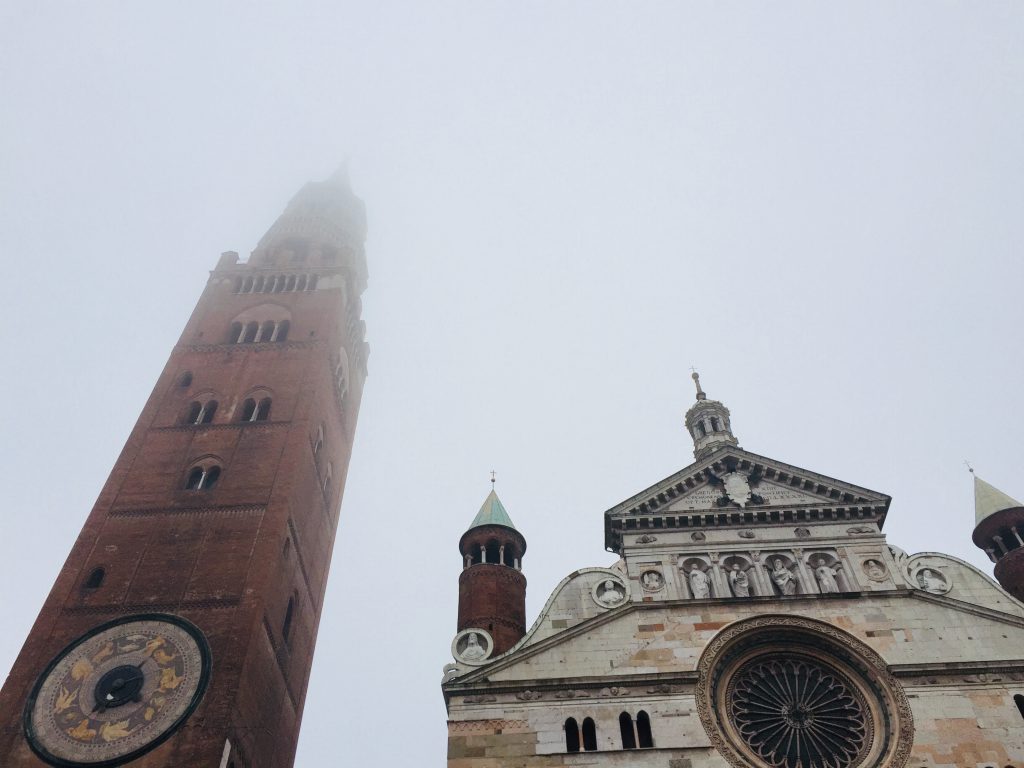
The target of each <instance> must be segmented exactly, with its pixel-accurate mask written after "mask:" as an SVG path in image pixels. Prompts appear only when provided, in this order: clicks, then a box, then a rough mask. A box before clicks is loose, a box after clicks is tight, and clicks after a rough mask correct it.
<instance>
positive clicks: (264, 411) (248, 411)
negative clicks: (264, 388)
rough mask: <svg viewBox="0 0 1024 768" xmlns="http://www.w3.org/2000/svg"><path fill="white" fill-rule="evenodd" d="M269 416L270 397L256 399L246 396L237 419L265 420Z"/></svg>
mask: <svg viewBox="0 0 1024 768" xmlns="http://www.w3.org/2000/svg"><path fill="white" fill-rule="evenodd" d="M269 418H270V398H269V397H263V398H260V399H259V400H257V399H256V398H254V397H249V398H246V400H245V402H244V403H242V413H241V414H240V416H239V421H266V420H267V419H269Z"/></svg>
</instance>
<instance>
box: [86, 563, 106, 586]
mask: <svg viewBox="0 0 1024 768" xmlns="http://www.w3.org/2000/svg"><path fill="white" fill-rule="evenodd" d="M106 577H107V572H106V571H105V570H103V569H102V568H93V569H92V573H90V574H89V578H87V579H86V580H85V588H86V589H99V588H100V587H101V586H103V579H105V578H106Z"/></svg>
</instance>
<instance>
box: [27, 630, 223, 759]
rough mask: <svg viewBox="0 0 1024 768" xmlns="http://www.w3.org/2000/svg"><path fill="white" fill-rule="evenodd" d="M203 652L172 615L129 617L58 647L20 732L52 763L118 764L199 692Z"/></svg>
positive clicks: (158, 737)
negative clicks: (61, 648) (23, 728)
mask: <svg viewBox="0 0 1024 768" xmlns="http://www.w3.org/2000/svg"><path fill="white" fill-rule="evenodd" d="M209 676H210V651H209V646H208V645H207V643H206V639H205V638H204V637H203V634H202V633H201V632H200V631H199V629H198V628H197V627H195V626H193V625H192V624H190V623H188V622H186V621H184V620H183V619H180V618H178V617H176V616H167V615H162V614H150V615H144V616H130V617H126V618H124V619H119V620H117V621H113V622H110V623H108V624H104V625H102V626H99V627H97V628H96V629H94V630H92V631H91V632H89V633H87V634H86V635H85V636H83V637H81V638H79V639H78V640H76V641H75V642H74V643H72V644H71V645H70V646H68V647H67V648H65V649H64V650H63V651H62V652H61V653H60V655H58V656H57V658H56V659H54V660H53V661H52V662H51V663H50V666H49V667H47V669H46V671H45V672H43V674H42V675H41V676H40V678H39V680H38V681H37V682H36V685H35V688H34V689H33V690H32V695H31V696H30V697H29V700H28V702H27V704H26V707H25V716H24V720H25V736H26V738H27V739H28V741H29V744H30V745H31V747H32V749H33V750H34V751H35V752H36V754H37V755H39V757H41V758H42V759H43V760H45V761H46V762H48V763H50V764H51V765H56V766H90V768H98V767H99V766H113V765H120V764H122V763H123V762H126V761H128V760H131V759H134V758H135V757H138V756H139V755H141V754H142V753H143V752H147V751H149V750H150V749H153V748H154V747H155V746H157V745H158V744H159V743H160V742H162V741H163V740H164V739H166V738H167V737H168V736H170V735H171V734H172V733H173V732H174V730H175V729H176V728H177V727H178V726H179V725H181V724H182V723H183V722H184V721H185V719H186V718H188V716H189V715H190V714H191V713H192V710H194V709H195V707H196V705H198V703H199V700H200V699H201V698H202V695H203V692H204V691H205V690H206V684H207V682H208V680H209Z"/></svg>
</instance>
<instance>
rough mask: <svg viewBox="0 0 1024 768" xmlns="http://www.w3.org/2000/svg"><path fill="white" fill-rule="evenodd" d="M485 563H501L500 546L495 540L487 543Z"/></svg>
mask: <svg viewBox="0 0 1024 768" xmlns="http://www.w3.org/2000/svg"><path fill="white" fill-rule="evenodd" d="M487 562H488V563H496V564H500V563H501V545H500V544H499V543H498V540H497V539H491V540H490V541H488V542H487Z"/></svg>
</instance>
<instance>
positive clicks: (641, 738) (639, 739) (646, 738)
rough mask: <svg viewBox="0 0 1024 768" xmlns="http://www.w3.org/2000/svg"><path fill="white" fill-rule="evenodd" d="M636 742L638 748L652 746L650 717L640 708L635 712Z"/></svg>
mask: <svg viewBox="0 0 1024 768" xmlns="http://www.w3.org/2000/svg"><path fill="white" fill-rule="evenodd" d="M636 743H637V746H638V747H640V749H650V748H651V747H653V746H654V739H653V738H651V718H650V717H649V716H648V714H647V713H646V712H644V711H643V710H642V709H641V710H640V711H639V712H637V713H636Z"/></svg>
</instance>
